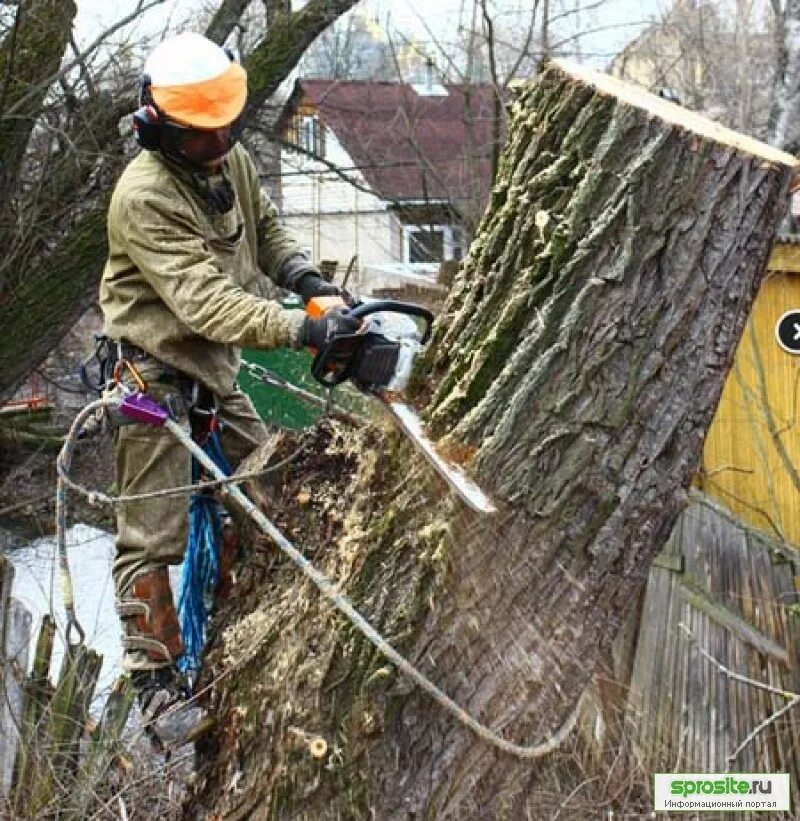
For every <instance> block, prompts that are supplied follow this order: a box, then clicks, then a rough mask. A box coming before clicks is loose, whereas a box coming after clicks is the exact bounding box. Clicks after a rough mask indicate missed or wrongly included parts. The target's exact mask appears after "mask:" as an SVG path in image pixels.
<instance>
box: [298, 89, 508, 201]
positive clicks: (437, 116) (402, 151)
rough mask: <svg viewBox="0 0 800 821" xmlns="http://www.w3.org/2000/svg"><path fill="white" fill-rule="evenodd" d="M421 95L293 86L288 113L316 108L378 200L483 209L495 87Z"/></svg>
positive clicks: (488, 176)
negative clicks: (468, 203)
mask: <svg viewBox="0 0 800 821" xmlns="http://www.w3.org/2000/svg"><path fill="white" fill-rule="evenodd" d="M419 90H420V86H412V85H410V84H406V83H389V82H371V81H343V80H298V82H297V85H296V87H295V91H294V93H293V95H292V100H291V101H290V104H289V106H288V109H290V110H294V109H295V107H296V106H297V105H298V104H299V103H300V102H301V101H304V102H310V103H311V104H313V105H314V106H315V108H316V109H317V111H318V113H319V116H320V118H321V120H322V121H323V122H324V123H325V125H326V126H328V127H329V128H330V129H331V130H332V131H333V132H334V134H335V135H336V137H337V139H338V140H339V142H340V143H341V144H342V146H343V148H344V149H345V151H347V153H348V154H349V155H350V157H352V159H353V163H354V165H356V166H357V167H358V168H359V170H360V171H361V173H362V174H363V175H364V177H365V179H366V181H367V183H368V184H369V186H370V187H371V188H372V189H373V190H374V191H375V192H376V194H378V195H379V196H380V197H382V198H383V199H386V200H399V201H418V200H420V201H428V200H447V201H450V202H452V203H453V204H455V205H456V206H458V204H459V201H464V200H474V199H478V200H480V201H483V200H484V199H485V198H486V197H487V196H488V193H489V190H490V187H491V153H492V147H491V139H492V136H491V135H492V116H493V106H494V101H493V98H494V89H493V87H492V86H491V85H488V84H474V85H470V86H464V85H445V86H444V90H445V91H446V93H442V90H443V89H442V87H441V86H438V87H435V88H434V89H433V92H434V93H432V94H420V93H418V91H419ZM467 101H468V103H469V108H467ZM466 115H469V117H468V116H466ZM469 120H471V122H472V126H471V129H470V128H468V122H469ZM470 132H471V134H470ZM470 136H471V139H470Z"/></svg>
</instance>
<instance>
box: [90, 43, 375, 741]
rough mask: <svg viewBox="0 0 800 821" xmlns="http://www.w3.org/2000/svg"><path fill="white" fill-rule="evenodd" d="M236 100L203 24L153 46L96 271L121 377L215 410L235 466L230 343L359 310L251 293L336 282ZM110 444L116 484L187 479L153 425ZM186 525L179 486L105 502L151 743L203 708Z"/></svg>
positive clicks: (232, 75) (298, 343)
mask: <svg viewBox="0 0 800 821" xmlns="http://www.w3.org/2000/svg"><path fill="white" fill-rule="evenodd" d="M246 100H247V77H246V73H245V71H244V69H243V68H242V67H241V66H240V65H238V64H237V63H236V62H235V61H234V59H233V57H232V55H230V53H228V52H227V51H226V50H224V49H222V48H220V47H219V46H217V45H216V44H215V43H213V42H211V41H210V40H207V39H206V38H205V37H202V36H201V35H199V34H193V33H184V34H180V35H178V36H176V37H172V38H170V39H168V40H165V41H163V42H162V43H161V44H160V45H159V46H157V47H156V48H155V49H154V51H153V52H152V54H151V55H150V56H149V57H148V59H147V61H146V63H145V67H144V74H143V76H142V79H141V86H140V100H139V104H140V108H139V109H138V111H136V113H135V114H134V129H135V131H136V135H137V140H138V142H139V144H140V145H141V146H142V148H144V149H145V150H144V151H142V152H141V153H140V154H139V155H138V156H137V157H136V158H135V159H134V160H133V161H132V162H131V163H130V164H129V165H128V167H127V168H126V169H125V171H124V172H123V174H122V176H121V178H120V180H119V182H118V184H117V186H116V189H115V191H114V194H113V197H112V200H111V205H110V207H109V213H108V243H109V256H108V261H107V263H106V267H105V270H104V273H103V278H102V281H101V285H100V305H101V308H102V310H103V314H104V317H105V331H106V334H107V335H108V336H109V337H110V338H111V339H112V340H113V341H114V345H113V350H114V351H115V354H116V357H117V358H118V359H119V360H121V361H122V362H124V363H125V366H124V368H123V369H122V375H123V378H124V379H126V380H128V381H129V382H130V383H131V384H136V383H138V382H139V381H140V380H141V381H142V382H143V383H144V384H145V385H146V387H147V391H148V393H149V394H150V395H151V396H153V398H155V399H156V400H158V401H162V402H167V403H168V404H169V406H170V408H171V409H172V410H173V413H175V415H176V416H177V417H178V418H180V419H181V420H182V421H183V422H185V424H186V426H187V428H188V427H189V424H190V418H191V420H192V422H193V424H194V425H195V426H197V423H198V420H203V419H208V418H216V419H217V420H218V421H219V430H220V438H221V443H222V447H223V449H224V451H225V455H226V457H227V459H228V461H229V463H230V464H231V465H234V466H235V465H236V464H238V463H239V462H240V461H241V460H242V459H243V458H244V457H245V456H246V455H247V454H248V453H249V452H250V451H251V450H252V449H253V448H254V447H256V445H258V444H259V443H260V442H261V441H263V439H264V437H265V435H266V428H265V426H264V423H263V422H262V421H261V419H260V418H259V417H258V415H257V414H256V412H255V409H254V408H253V405H252V403H251V402H250V400H249V398H248V397H246V396H245V395H244V394H243V393H242V392H241V391H240V390H239V388H238V386H237V384H236V377H237V373H238V370H239V363H240V348H241V347H244V346H247V347H251V348H273V347H277V346H282V345H290V346H293V347H302V346H306V345H308V346H311V347H315V348H321V347H323V344H324V343H325V341H326V340H328V339H330V338H331V337H333V336H336V335H338V334H342V333H352V332H354V331H355V330H356V329H357V328H358V326H359V324H360V322H359V320H357V319H354V318H352V317H349V316H348V315H347V314H346V312H342V311H331V312H328V313H326V314H325V315H323V316H321V317H319V318H317V319H312V318H311V317H308V316H306V315H305V314H304V313H302V312H299V311H287V310H285V309H283V308H282V307H281V306H280V305H279V304H277V303H276V302H273V301H270V300H269V299H267V298H266V297H265V294H266V287H265V286H266V285H267V283H266V280H265V277H268V278H269V279H270V280H272V282H273V283H275V284H277V285H279V286H281V287H283V288H287V289H289V290H291V291H294V292H295V293H297V294H299V295H300V296H301V297H302V298H303V300H304V301H308V300H309V299H311V298H312V297H315V296H319V295H326V294H338V293H340V289H338V288H337V287H336V286H334V285H331V284H330V283H328V282H326V281H325V280H324V279H323V278H322V277H320V276H319V272H318V271H317V270H316V268H314V266H313V265H312V264H311V263H310V262H309V261H308V259H307V258H306V256H305V255H304V254H303V253H302V252H301V250H300V248H299V246H298V245H297V243H296V242H295V241H294V240H293V239H292V238H291V237H290V236H289V235H288V234H287V233H286V232H285V231H284V230H283V228H282V227H281V226H280V225H279V223H278V219H277V213H276V209H275V207H274V206H273V204H272V203H271V202H270V201H269V199H268V197H267V196H266V194H265V193H264V192H263V191H262V190H261V189H260V186H259V182H258V175H257V172H256V169H255V167H254V165H253V162H252V160H251V158H250V157H249V155H248V154H247V152H246V151H245V150H244V148H243V147H242V146H241V145H239V144H237V140H238V136H239V133H240V128H241V122H242V116H243V112H244V109H245V104H246ZM115 449H116V471H117V484H118V488H119V492H120V493H121V494H124V495H126V496H128V495H131V494H141V493H149V492H152V491H159V490H163V489H167V488H171V487H176V486H182V485H186V484H187V483H188V482H189V479H190V470H191V466H190V456H189V454H188V452H187V451H186V450H185V449H184V448H183V447H182V446H181V445H180V443H179V442H177V441H176V440H175V438H174V437H173V436H172V435H171V434H170V433H169V432H168V431H166V430H164V429H162V428H153V427H150V426H147V425H143V424H136V423H134V424H126V425H123V426H121V427H120V428H119V429H118V430H117V432H116V437H115ZM187 530H188V514H187V504H186V500H185V498H184V497H180V496H178V497H176V496H167V497H161V498H151V499H148V500H143V501H139V502H127V503H125V504H123V505H121V506H120V508H119V512H118V520H117V542H116V548H117V552H116V559H115V562H114V579H115V585H116V590H117V597H118V610H119V613H120V617H121V619H122V623H123V626H124V637H123V646H124V649H125V655H124V661H123V664H124V667H125V669H126V670H127V671H129V672H130V673H131V676H132V680H133V682H134V685H135V687H136V688H137V691H138V698H139V703H140V706H141V708H142V712H143V714H144V716H145V719H146V721H147V722H148V725H149V728H150V731H151V733H152V734H153V735H154V736H155V737H156V738H157V739H158V741H159V742H160V743H161V744H163V745H165V746H174V745H176V744H179V743H181V742H182V741H184V740H185V739H186V738H188V737H190V736H191V734H192V732H193V731H194V730H195V729H196V728H197V726H198V725H199V724H200V723H201V722H202V720H203V715H202V711H201V710H200V708H199V707H198V706H196V705H195V704H194V703H193V702H192V701H191V700H190V693H189V691H188V688H187V687H186V685H185V682H184V681H183V680H182V677H181V675H180V673H179V672H178V670H177V668H176V662H177V660H178V659H179V658H180V656H181V653H182V643H181V637H180V628H179V624H178V619H177V614H176V610H175V606H174V603H173V596H172V591H171V589H170V584H169V576H168V569H167V568H168V565H171V564H178V563H180V562H181V560H182V558H183V554H184V549H185V545H186V539H187Z"/></svg>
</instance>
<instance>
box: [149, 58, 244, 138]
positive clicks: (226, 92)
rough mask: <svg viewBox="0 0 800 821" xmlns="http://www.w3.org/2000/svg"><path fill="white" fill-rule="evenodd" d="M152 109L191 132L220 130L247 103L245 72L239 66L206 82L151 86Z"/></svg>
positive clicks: (230, 68)
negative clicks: (157, 109) (197, 129)
mask: <svg viewBox="0 0 800 821" xmlns="http://www.w3.org/2000/svg"><path fill="white" fill-rule="evenodd" d="M151 92H152V95H153V100H154V101H155V103H156V105H157V106H158V107H159V108H160V109H161V110H162V111H163V112H164V113H165V114H166V115H167V116H168V117H169V118H170V119H171V120H175V122H177V123H180V124H181V125H188V126H192V127H194V128H221V127H222V126H226V125H229V124H230V123H232V122H233V121H234V120H235V119H236V118H237V117H238V116H239V115H240V114H241V113H242V110H243V109H244V105H245V103H246V102H247V72H246V71H245V70H244V69H243V68H242V67H241V66H240V65H239V63H234V62H231V64H230V65H229V66H228V68H227V69H226V70H225V71H224V72H223V73H222V74H219V75H217V76H216V77H212V78H211V79H210V80H203V81H202V82H199V83H182V84H181V85H172V86H167V85H162V86H158V85H155V84H154V85H152V86H151Z"/></svg>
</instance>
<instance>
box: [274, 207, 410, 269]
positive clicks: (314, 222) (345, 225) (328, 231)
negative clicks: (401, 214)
mask: <svg viewBox="0 0 800 821" xmlns="http://www.w3.org/2000/svg"><path fill="white" fill-rule="evenodd" d="M281 221H282V222H283V224H284V225H285V226H286V228H287V229H288V230H289V232H290V233H291V234H292V236H293V237H294V238H295V239H296V240H297V241H298V242H299V243H300V245H301V246H302V247H303V248H304V249H306V250H307V251H308V252H309V253H310V255H311V258H312V259H313V260H314V262H316V263H319V262H320V261H321V260H337V261H338V262H339V268H340V270H343V269H344V268H346V266H347V264H348V263H349V262H350V259H351V258H352V257H353V256H356V255H357V256H358V266H359V268H360V269H362V268H364V267H365V266H367V265H375V264H380V263H384V262H392V261H396V260H399V259H400V256H399V253H400V251H401V250H402V249H401V248H400V247H399V246H400V243H399V242H397V240H396V237H397V236H398V233H399V228H398V226H397V219H396V217H395V216H394V214H392V213H390V212H388V211H381V212H377V213H374V212H373V213H364V212H361V213H359V214H358V215H357V216H356V215H355V214H351V213H339V214H320V215H319V216H317V215H313V214H284V216H283V218H282V220H281ZM355 281H356V282H357V281H358V280H355Z"/></svg>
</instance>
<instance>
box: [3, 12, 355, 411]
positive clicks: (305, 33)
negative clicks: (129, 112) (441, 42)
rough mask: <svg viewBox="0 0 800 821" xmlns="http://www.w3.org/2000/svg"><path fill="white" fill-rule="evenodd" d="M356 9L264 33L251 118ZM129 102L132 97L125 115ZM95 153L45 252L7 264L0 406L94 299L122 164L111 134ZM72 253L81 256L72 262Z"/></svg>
mask: <svg viewBox="0 0 800 821" xmlns="http://www.w3.org/2000/svg"><path fill="white" fill-rule="evenodd" d="M355 3H356V0H310V2H308V3H306V4H305V6H303V8H301V9H299V10H298V11H296V12H294V13H292V14H290V15H283V16H281V17H280V18H279V20H278V21H277V22H276V25H275V26H274V27H273V28H271V29H270V30H268V31H267V32H265V34H264V37H263V39H262V40H261V41H260V42H259V44H258V45H257V46H256V48H255V49H253V51H252V53H251V54H249V55H247V58H246V59H245V61H244V65H245V67H246V69H247V72H248V89H249V98H248V111H249V116H250V117H253V116H254V115H255V114H256V113H257V109H258V107H259V106H261V105H263V104H264V103H265V101H266V100H267V99H268V98H269V96H270V95H271V94H272V93H273V92H274V91H275V90H276V89H277V88H278V86H279V85H280V84H281V83H282V82H283V80H284V79H285V78H286V77H287V76H288V74H289V73H290V72H291V71H292V69H293V68H294V67H295V66H296V65H297V63H298V61H299V60H300V58H301V57H302V55H303V52H304V51H305V49H306V48H307V47H308V46H309V44H310V43H311V42H313V40H314V39H315V38H316V37H317V36H318V35H319V34H320V33H321V32H322V31H324V30H325V28H327V26H329V25H330V24H331V23H332V22H333V21H334V20H335V19H336V18H337V17H338V16H339V15H341V14H343V13H344V12H345V11H347V10H348V9H349V8H351V7H352V6H353V5H355ZM240 5H241V4H240ZM231 6H236V4H235V3H230V2H228V3H225V4H224V7H225V9H229V8H230V7H231ZM237 8H238V6H237ZM230 26H232V23H231V20H230V17H227V18H226V19H225V20H224V21H222V20H220V19H217V20H215V22H214V32H213V33H214V36H215V37H217V38H219V37H220V36H222V34H224V32H225V30H226V27H228V30H230V28H229V27H230ZM132 101H133V94H132V93H131V108H132V107H133V106H132ZM96 151H97V154H98V155H99V156H101V157H102V158H103V160H102V164H101V165H102V169H101V170H102V173H101V171H97V172H96V173H95V174H94V175H93V177H92V181H91V183H90V185H91V189H90V190H89V191H86V190H81V191H80V192H79V194H80V195H81V196H80V199H78V200H77V201H76V200H75V199H74V197H75V195H76V192H75V190H74V189H73V190H72V191H71V192H68V193H70V195H71V197H72V198H71V199H70V200H69V201H67V202H63V203H60V207H58V206H54V207H53V208H52V209H51V210H52V211H53V212H59V211H60V212H61V213H64V214H65V217H64V219H62V220H61V221H60V222H59V223H58V224H57V225H55V226H53V229H52V232H51V233H50V234H49V235H48V237H47V241H46V243H43V244H46V245H47V249H48V250H47V252H46V253H43V254H41V255H39V256H37V257H36V258H35V260H34V262H33V263H32V262H31V259H30V258H29V257H28V256H27V255H26V254H21V255H20V256H19V257H18V258H15V259H13V260H12V261H11V262H10V263H9V264H8V268H7V278H8V280H9V281H13V282H20V283H23V285H22V287H20V288H19V289H17V290H15V291H14V292H13V293H10V294H8V295H6V298H5V300H3V301H0V328H2V329H3V333H4V339H5V340H6V341H5V343H4V345H3V348H2V351H1V352H0V399H3V398H4V397H6V396H8V395H9V394H10V393H13V391H14V390H15V389H16V387H17V386H18V385H19V384H20V382H22V380H23V379H24V378H25V376H26V375H27V374H28V373H30V371H31V370H32V369H33V368H34V367H36V365H38V364H39V363H40V362H41V361H42V359H43V358H44V356H46V355H47V353H48V352H49V351H51V350H52V349H53V348H54V347H55V346H56V345H57V344H58V341H59V340H60V339H61V337H62V336H63V335H64V333H66V331H67V330H68V329H69V328H71V327H72V326H73V325H74V323H75V321H76V320H77V319H78V317H79V316H80V314H81V313H82V311H83V310H84V309H85V307H86V305H87V303H88V302H90V301H91V300H92V299H94V296H95V293H94V289H95V286H96V283H97V282H98V281H99V278H100V273H101V271H102V268H103V264H104V263H105V258H106V253H107V249H106V240H105V229H104V227H103V225H104V218H105V211H106V207H107V201H108V191H109V188H110V186H111V181H112V179H113V178H114V177H115V176H116V175H117V174H118V173H119V171H120V169H121V166H122V164H123V162H124V160H125V155H124V141H123V140H121V139H120V138H119V134H118V133H117V131H116V129H115V131H114V135H113V136H112V137H111V138H110V141H109V142H105V143H103V144H101V145H98V146H97V147H96ZM76 252H79V253H80V256H78V257H76V256H74V254H75V253H76ZM33 338H35V344H33V345H32V344H30V343H31V340H32V339H33Z"/></svg>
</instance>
